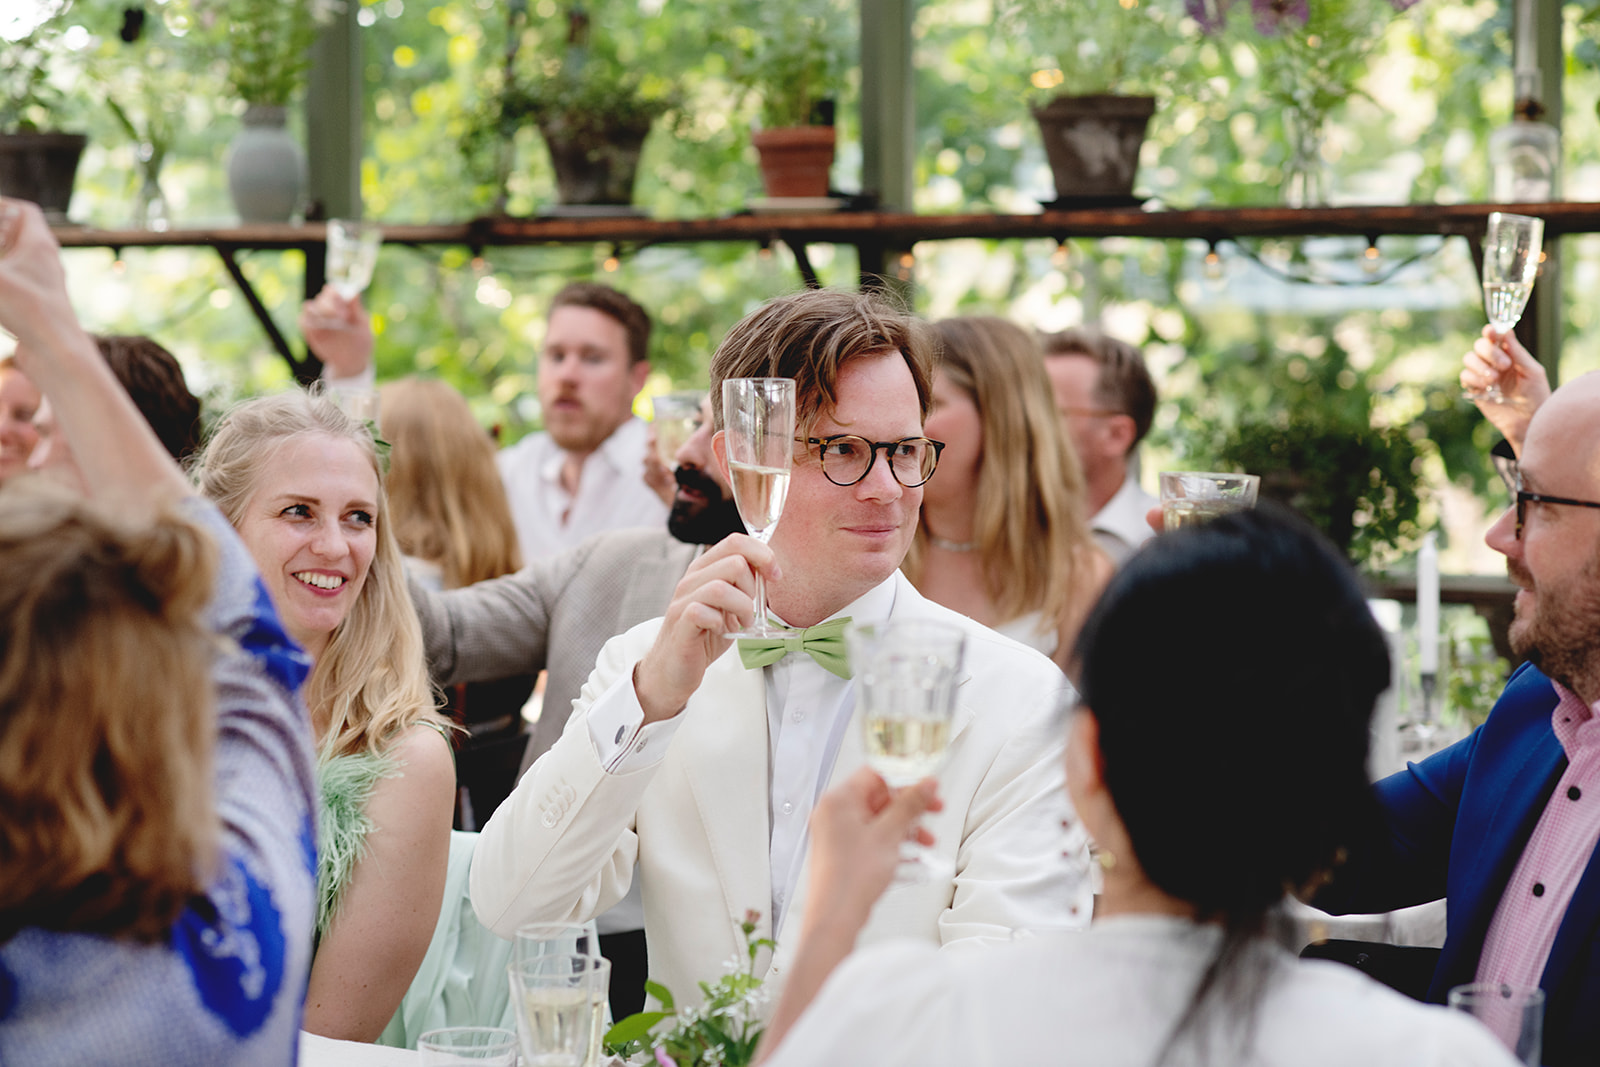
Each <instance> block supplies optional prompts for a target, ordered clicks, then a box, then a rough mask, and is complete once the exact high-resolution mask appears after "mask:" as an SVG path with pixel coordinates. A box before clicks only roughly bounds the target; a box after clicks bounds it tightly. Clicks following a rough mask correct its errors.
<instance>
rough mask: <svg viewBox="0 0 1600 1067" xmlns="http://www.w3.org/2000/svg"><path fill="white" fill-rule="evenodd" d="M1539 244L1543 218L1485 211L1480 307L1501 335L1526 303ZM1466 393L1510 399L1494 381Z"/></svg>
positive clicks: (1475, 397)
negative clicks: (1485, 227) (1485, 229)
mask: <svg viewBox="0 0 1600 1067" xmlns="http://www.w3.org/2000/svg"><path fill="white" fill-rule="evenodd" d="M1543 244H1544V220H1543V219H1541V218H1535V217H1534V216H1532V215H1513V214H1510V213H1509V212H1505V211H1493V212H1490V213H1489V230H1488V232H1487V233H1486V234H1485V235H1484V238H1483V307H1484V311H1485V313H1486V314H1487V315H1488V317H1489V326H1490V327H1491V328H1492V329H1493V330H1494V331H1495V332H1496V333H1497V334H1499V335H1501V336H1502V337H1503V336H1505V335H1506V334H1508V333H1510V332H1511V330H1512V328H1513V327H1515V326H1516V325H1517V323H1518V322H1519V321H1520V320H1521V318H1522V310H1523V308H1525V307H1527V306H1528V297H1529V296H1531V295H1532V294H1533V280H1534V278H1535V277H1536V276H1537V275H1538V273H1539V260H1540V255H1539V253H1540V249H1541V247H1542V246H1543ZM1466 395H1467V398H1468V399H1469V400H1477V401H1485V402H1488V403H1491V404H1505V403H1509V402H1510V401H1509V400H1508V399H1507V397H1506V395H1505V394H1504V393H1503V392H1501V390H1500V386H1499V385H1498V384H1494V385H1490V386H1489V387H1488V388H1486V389H1481V390H1478V391H1475V392H1468V393H1467V394H1466Z"/></svg>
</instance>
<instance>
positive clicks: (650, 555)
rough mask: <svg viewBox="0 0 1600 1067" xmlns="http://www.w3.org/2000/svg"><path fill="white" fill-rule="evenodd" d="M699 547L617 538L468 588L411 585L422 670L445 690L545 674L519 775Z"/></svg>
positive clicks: (603, 537)
mask: <svg viewBox="0 0 1600 1067" xmlns="http://www.w3.org/2000/svg"><path fill="white" fill-rule="evenodd" d="M700 547H701V546H699V545H690V544H685V543H684V542H682V541H679V540H678V539H677V538H675V537H673V536H672V535H671V534H669V533H667V531H666V530H665V529H664V528H663V529H659V530H655V529H639V530H613V531H610V532H607V533H602V534H597V535H596V536H594V537H591V538H589V539H588V540H587V541H585V542H584V543H583V544H581V545H579V546H578V547H577V548H575V549H573V550H572V551H570V552H563V553H562V554H561V555H559V556H551V557H549V558H548V559H542V560H538V561H536V562H534V563H532V564H530V565H528V566H526V567H524V568H522V570H520V571H518V572H517V573H516V574H508V575H506V576H505V577H504V578H495V579H493V580H492V581H487V582H478V583H477V584H476V585H470V586H467V587H466V588H464V589H452V590H449V591H448V592H443V593H441V592H436V591H433V590H429V589H425V588H423V587H422V586H420V585H418V584H417V583H416V582H412V583H411V598H412V600H413V601H414V602H415V603H416V606H417V616H418V618H420V619H421V620H422V639H423V644H424V646H425V648H426V651H427V656H428V670H429V672H430V673H431V674H432V675H433V679H434V681H435V682H437V683H439V684H440V685H442V686H448V685H455V684H457V683H458V682H484V681H492V680H494V679H496V678H504V677H506V676H508V675H513V674H534V673H537V672H538V671H540V670H548V671H549V672H550V676H549V677H548V678H547V679H545V690H544V708H545V710H544V712H543V714H541V715H540V717H539V722H538V723H537V724H536V725H535V726H534V730H533V735H532V736H531V737H530V738H529V739H528V751H527V754H526V755H525V756H524V758H523V770H524V771H525V770H526V769H527V768H528V767H529V766H530V765H532V763H533V761H534V760H536V759H538V758H539V757H540V756H542V755H544V753H545V750H546V749H548V748H549V747H550V746H551V745H553V744H554V743H555V740H556V738H558V737H560V736H561V730H562V728H563V727H564V726H566V724H567V716H568V715H569V714H570V713H571V711H572V701H573V699H574V698H575V697H576V696H577V695H578V691H579V689H581V688H582V686H583V682H584V679H586V678H588V677H589V673H590V672H591V671H593V670H594V664H595V659H596V658H597V657H598V656H599V654H600V649H601V648H602V647H603V646H604V645H605V643H606V642H607V641H608V640H610V639H611V638H612V637H615V636H616V635H617V634H620V633H622V632H623V631H625V630H627V629H628V628H630V627H632V626H634V625H636V624H638V623H641V622H644V621H645V620H647V619H654V618H659V617H660V616H661V615H662V614H663V613H664V612H665V611H666V610H667V604H668V603H669V602H670V601H671V600H672V590H673V589H674V588H676V587H677V584H678V580H679V579H680V578H682V577H683V572H684V571H686V570H688V569H689V564H690V562H691V561H692V560H693V559H694V558H695V555H696V554H697V553H698V552H699V551H700Z"/></svg>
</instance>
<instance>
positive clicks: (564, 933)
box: [511, 923, 600, 963]
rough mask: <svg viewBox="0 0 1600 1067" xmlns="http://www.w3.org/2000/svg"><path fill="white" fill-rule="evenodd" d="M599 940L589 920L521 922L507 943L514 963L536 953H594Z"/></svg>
mask: <svg viewBox="0 0 1600 1067" xmlns="http://www.w3.org/2000/svg"><path fill="white" fill-rule="evenodd" d="M598 955H600V944H599V940H598V939H597V937H596V936H595V932H594V925H593V924H592V923H523V924H522V925H521V926H519V927H517V932H516V935H515V938H514V940H513V942H512V946H511V958H512V959H513V960H514V961H516V962H517V963H521V962H523V961H524V960H531V959H533V958H535V957H537V956H598Z"/></svg>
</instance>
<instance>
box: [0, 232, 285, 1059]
mask: <svg viewBox="0 0 1600 1067" xmlns="http://www.w3.org/2000/svg"><path fill="white" fill-rule="evenodd" d="M0 326H4V327H5V328H6V329H8V330H10V331H11V332H12V333H14V334H15V335H16V336H17V339H18V342H19V362H21V363H23V364H24V367H23V369H24V370H25V372H26V373H27V375H28V376H29V378H30V379H32V380H33V381H34V382H35V383H36V384H37V385H38V386H39V387H40V389H41V391H42V392H43V393H44V394H45V395H46V396H47V397H49V398H50V400H51V403H52V405H53V406H54V407H55V408H56V409H57V411H58V413H59V419H60V424H61V428H62V432H63V433H64V434H65V435H66V437H67V439H68V440H69V441H70V442H71V444H72V446H73V448H74V451H75V453H76V455H77V456H78V459H79V467H80V470H81V471H82V474H83V478H84V483H85V486H86V488H87V490H88V492H89V499H88V500H84V499H81V498H79V497H77V496H75V495H73V494H71V493H70V492H68V491H67V490H64V489H60V488H58V487H54V486H49V485H46V484H44V483H42V482H39V481H37V480H33V479H27V478H24V479H20V480H18V483H17V484H8V485H7V486H6V487H5V489H4V490H3V491H0V871H3V872H4V875H3V879H0V1063H7V1064H11V1063H16V1064H24V1063H26V1064H30V1065H35V1064H57V1063H59V1064H92V1063H118V1064H133V1065H141V1064H151V1065H157V1064H159V1065H162V1067H171V1065H185V1064H195V1065H201V1064H217V1063H228V1064H262V1065H267V1064H283V1063H287V1062H291V1061H292V1059H293V1056H294V1049H295V1043H296V1039H297V1032H298V1024H299V1020H300V1014H301V1010H302V1006H303V1002H304V995H305V989H306V973H307V969H308V967H309V962H310V959H309V957H310V951H311V929H312V919H313V909H314V904H313V877H314V874H313V872H314V865H315V850H314V837H313V831H312V812H313V809H314V804H315V799H314V788H315V785H314V774H313V762H312V751H311V736H310V734H311V731H310V725H309V723H308V721H307V719H306V715H305V711H304V708H303V707H302V706H301V704H300V702H299V700H298V697H297V695H296V694H297V692H298V690H299V687H300V685H301V683H302V682H303V681H304V679H305V677H306V673H307V669H308V663H307V660H306V659H305V657H304V656H303V655H302V654H301V653H300V651H299V650H298V649H296V648H295V647H294V645H293V643H292V642H291V641H290V640H289V637H288V635H287V634H286V633H285V632H284V630H283V628H282V627H281V626H280V625H279V623H278V620H277V617H276V615H275V613H274V611H273V607H272V602H271V600H270V599H269V598H268V596H267V594H266V591H265V589H264V588H263V587H262V585H261V582H260V580H259V579H258V577H257V575H256V573H255V568H254V566H253V564H252V563H251V560H250V557H249V555H248V553H247V552H246V551H245V549H244V547H243V545H242V544H241V543H240V542H239V539H238V538H237V537H236V536H235V535H234V533H233V531H232V529H231V528H230V527H229V526H228V524H227V523H226V522H225V521H224V520H223V519H222V517H221V516H220V515H219V514H217V512H216V511H215V510H214V509H213V508H211V507H210V506H209V505H207V504H204V503H203V502H201V501H200V500H198V499H197V498H196V497H194V496H193V495H192V493H191V490H190V488H189V486H188V483H187V481H186V480H185V479H184V477H183V475H182V474H181V472H180V471H179V470H178V468H177V466H176V465H175V464H174V463H173V462H172V460H171V459H170V458H169V457H168V456H167V454H166V452H165V450H164V449H163V448H162V446H161V444H160V443H159V442H158V441H157V439H156V437H155V435H154V434H153V432H152V431H151V430H150V429H149V427H148V426H147V425H146V423H145V422H144V420H143V419H142V418H141V417H140V415H139V413H138V411H137V410H136V409H135V408H134V406H133V404H132V402H131V401H130V400H129V399H128V397H127V395H126V394H125V393H124V392H122V390H121V388H120V387H119V386H118V385H117V382H116V380H115V378H113V377H112V375H111V371H110V369H109V368H108V367H107V366H106V364H105V362H104V360H102V359H101V358H100V356H99V354H98V353H97V352H96V350H95V347H94V344H93V342H92V341H91V340H90V339H89V337H88V335H87V334H85V333H84V332H83V330H82V328H81V327H80V326H79V325H78V323H77V321H76V319H75V317H74V315H73V312H72V308H71V304H70V303H69V301H68V299H67V295H66V289H65V283H64V279H63V276H62V272H61V266H60V261H59V256H58V254H57V247H56V244H55V240H54V238H53V237H52V236H51V234H50V231H49V228H48V227H47V226H46V225H45V223H44V219H43V216H42V215H41V214H40V213H39V211H38V209H37V208H36V207H34V206H33V205H31V204H24V203H22V202H20V201H14V200H5V201H0Z"/></svg>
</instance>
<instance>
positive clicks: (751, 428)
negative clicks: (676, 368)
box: [722, 378, 794, 637]
mask: <svg viewBox="0 0 1600 1067" xmlns="http://www.w3.org/2000/svg"><path fill="white" fill-rule="evenodd" d="M722 424H723V430H724V438H723V439H724V441H725V442H726V445H727V450H728V474H729V480H730V481H731V482H732V483H733V502H734V504H735V505H737V506H738V508H739V518H741V519H742V520H744V528H745V529H746V530H747V531H749V533H750V536H751V537H754V538H755V539H756V540H758V541H760V542H761V543H762V544H766V543H767V542H768V541H770V540H771V539H772V531H773V530H774V529H775V528H776V527H777V525H778V518H779V517H780V516H781V515H782V514H783V501H784V498H785V497H787V496H788V494H789V470H790V467H791V466H792V465H793V463H794V379H793V378H729V379H727V380H726V381H724V382H723V383H722ZM786 632H787V631H785V630H784V629H782V628H781V627H776V626H773V625H772V624H771V623H770V622H769V621H768V620H767V583H766V579H764V578H763V577H762V576H761V574H760V573H759V572H758V573H757V574H756V612H755V618H754V619H752V620H751V623H750V625H749V626H748V627H746V628H745V629H743V630H740V631H738V632H737V633H730V634H727V635H725V636H728V637H778V636H780V635H782V634H784V633H786Z"/></svg>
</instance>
